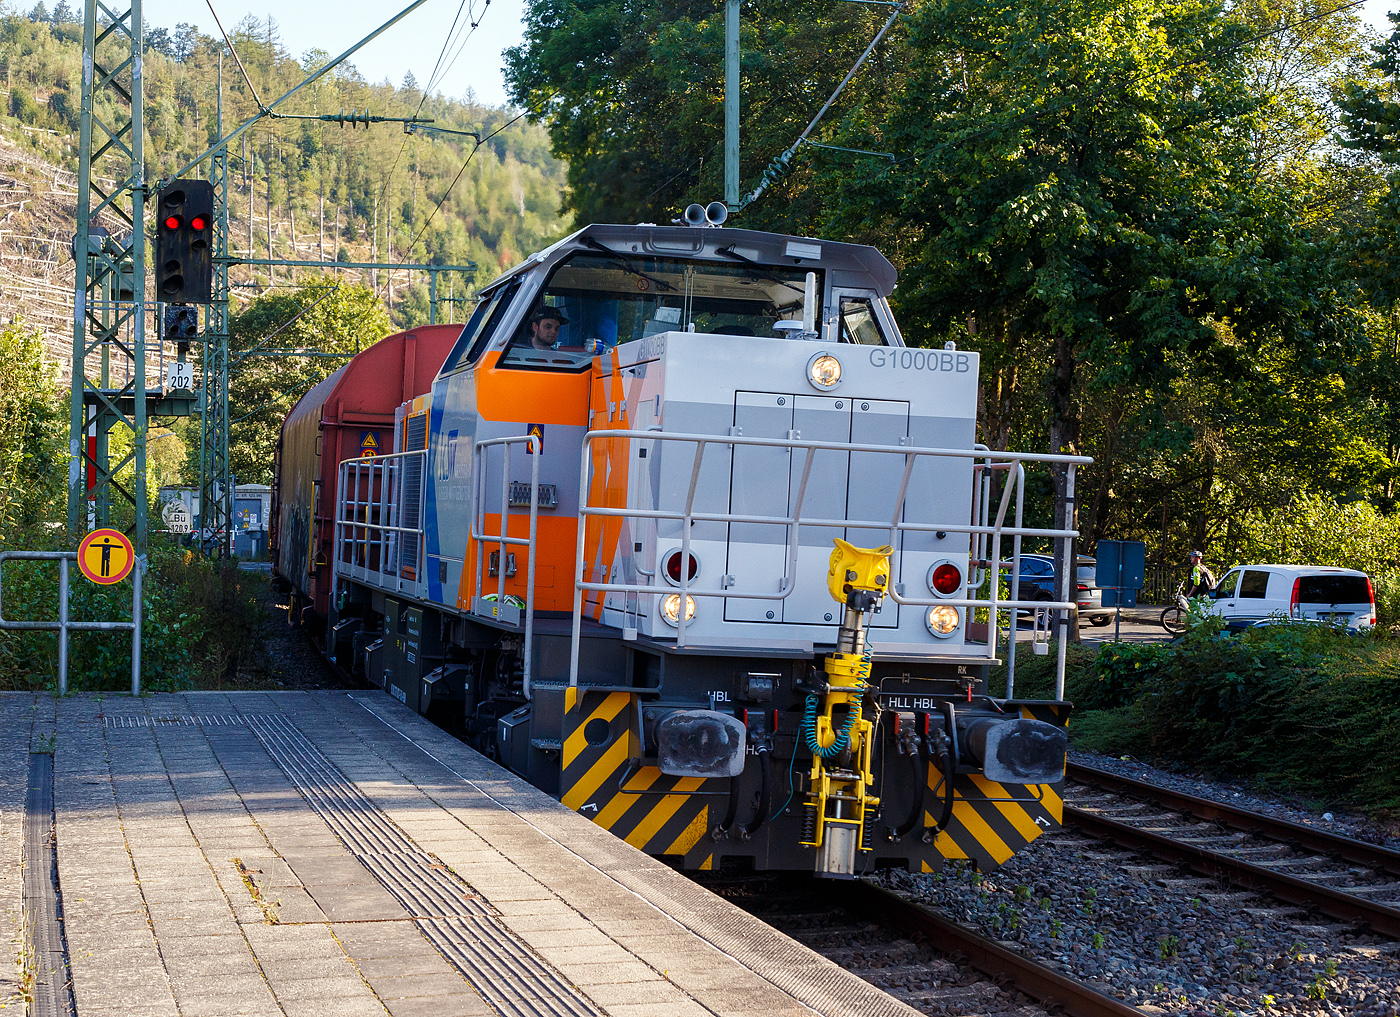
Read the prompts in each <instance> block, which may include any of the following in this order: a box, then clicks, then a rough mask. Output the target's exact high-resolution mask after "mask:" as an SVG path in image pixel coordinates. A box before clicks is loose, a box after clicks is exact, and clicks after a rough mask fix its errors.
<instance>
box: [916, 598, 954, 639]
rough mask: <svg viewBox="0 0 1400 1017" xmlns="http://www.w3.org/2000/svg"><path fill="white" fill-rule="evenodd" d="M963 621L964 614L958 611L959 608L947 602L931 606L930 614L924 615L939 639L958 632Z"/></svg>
mask: <svg viewBox="0 0 1400 1017" xmlns="http://www.w3.org/2000/svg"><path fill="white" fill-rule="evenodd" d="M961 621H962V615H961V614H959V613H958V609H957V608H956V607H949V606H948V605H947V604H938V605H935V606H934V607H931V608H929V609H928V614H927V615H925V616H924V624H925V625H927V626H928V630H929V631H930V632H932V633H933V634H934V635H935V636H937V637H938V638H939V639H946V638H948V637H949V636H951V635H952V634H953V633H954V632H956V631H957V630H958V623H959V622H961Z"/></svg>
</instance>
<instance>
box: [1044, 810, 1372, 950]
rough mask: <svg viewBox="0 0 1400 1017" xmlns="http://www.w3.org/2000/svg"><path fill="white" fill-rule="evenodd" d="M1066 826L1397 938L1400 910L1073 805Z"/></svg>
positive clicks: (1066, 814) (1067, 811) (1065, 813)
mask: <svg viewBox="0 0 1400 1017" xmlns="http://www.w3.org/2000/svg"><path fill="white" fill-rule="evenodd" d="M1064 825H1065V826H1066V827H1071V826H1072V827H1077V828H1078V829H1079V830H1081V831H1082V832H1084V833H1086V834H1088V835H1089V836H1091V837H1095V838H1098V839H1100V840H1106V841H1111V842H1112V843H1114V844H1117V845H1118V846H1119V847H1125V848H1129V849H1131V850H1134V851H1143V852H1145V853H1147V854H1150V855H1154V856H1156V857H1157V858H1160V859H1162V860H1163V861H1166V862H1171V863H1173V864H1175V865H1181V866H1184V867H1185V868H1188V869H1190V870H1191V871H1192V872H1195V873H1198V874H1200V875H1202V876H1210V877H1212V878H1216V879H1227V880H1229V881H1230V882H1231V883H1233V884H1235V885H1238V886H1246V887H1249V888H1250V889H1253V890H1260V891H1262V892H1264V893H1267V894H1269V895H1270V896H1272V897H1275V898H1277V899H1279V900H1281V901H1284V902H1286V903H1289V904H1296V905H1298V906H1300V907H1308V908H1315V909H1317V910H1318V911H1320V912H1322V913H1323V914H1324V915H1327V916H1328V917H1330V918H1335V919H1338V920H1339V921H1344V922H1353V923H1356V924H1357V925H1362V926H1368V927H1369V928H1370V929H1371V930H1372V931H1373V932H1378V933H1380V934H1381V935H1384V936H1389V937H1391V938H1392V939H1400V909H1396V908H1393V907H1387V906H1386V905H1384V904H1377V903H1375V902H1373V901H1369V900H1366V899H1365V898H1363V897H1358V896H1356V895H1355V894H1350V893H1346V892H1344V891H1342V890H1334V889H1332V888H1331V887H1328V886H1323V885H1322V884H1320V883H1313V882H1310V881H1309V880H1306V879H1303V878H1301V877H1299V876H1290V875H1288V874H1287V873H1285V872H1275V871H1274V870H1273V869H1269V868H1266V867H1265V866H1262V865H1255V864H1254V863H1253V862H1246V861H1242V860H1240V859H1238V858H1232V857H1231V856H1230V855H1227V854H1222V853H1220V852H1218V851H1211V850H1210V849H1208V848H1203V847H1199V846H1197V845H1195V844H1186V843H1183V842H1182V841H1179V840H1173V839H1172V838H1171V837H1168V836H1165V835H1163V834H1159V833H1153V832H1151V831H1149V830H1141V829H1138V828H1137V827H1135V826H1130V825H1129V824H1127V823H1120V822H1118V821H1117V820H1114V819H1105V818H1104V817H1102V816H1096V815H1094V814H1093V813H1092V812H1085V811H1084V810H1082V809H1077V808H1074V807H1073V806H1071V805H1066V806H1065V812H1064Z"/></svg>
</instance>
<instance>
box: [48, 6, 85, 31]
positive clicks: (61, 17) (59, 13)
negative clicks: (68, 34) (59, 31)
mask: <svg viewBox="0 0 1400 1017" xmlns="http://www.w3.org/2000/svg"><path fill="white" fill-rule="evenodd" d="M77 20H78V18H77V17H76V16H75V15H74V14H73V9H72V8H71V7H69V6H68V0H58V3H56V4H55V5H54V8H53V15H52V17H51V18H50V21H49V23H50V24H51V25H54V26H55V27H57V26H58V25H71V24H72V23H73V22H75V21H77Z"/></svg>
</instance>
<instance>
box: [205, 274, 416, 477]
mask: <svg viewBox="0 0 1400 1017" xmlns="http://www.w3.org/2000/svg"><path fill="white" fill-rule="evenodd" d="M298 315H300V317H298ZM294 319H295V320H294ZM289 323H290V324H289ZM390 328H391V326H390V324H389V315H388V311H387V309H386V308H385V306H384V304H383V302H381V301H380V300H379V299H378V298H377V297H376V296H375V294H374V292H373V291H372V290H370V289H368V288H367V287H364V286H353V285H348V284H341V285H339V286H337V285H336V284H335V283H334V282H333V281H332V280H330V279H321V280H318V281H317V282H314V283H312V284H310V285H308V286H303V287H302V288H300V289H298V290H296V291H294V292H291V293H270V294H267V295H265V296H262V297H259V298H258V299H256V300H254V301H253V302H252V303H250V304H249V305H248V306H247V307H246V308H245V309H244V310H243V311H242V312H240V313H239V314H237V315H235V316H234V318H233V320H232V330H231V336H230V340H229V355H230V365H231V369H230V372H229V415H230V419H232V420H235V421H237V423H235V424H233V425H232V426H231V427H230V444H231V452H230V462H229V465H230V467H231V468H232V471H233V473H234V474H235V475H236V476H238V477H239V478H240V480H242V481H244V482H246V483H262V484H266V483H271V476H272V451H273V447H274V446H275V445H276V443H277V434H278V431H279V429H280V428H281V425H282V420H283V418H284V417H285V416H286V414H287V412H288V411H289V410H290V409H291V408H292V406H293V405H295V403H296V401H297V400H298V399H299V398H300V397H301V395H302V394H303V393H304V392H305V391H306V390H307V389H309V388H311V387H312V386H313V385H315V384H316V383H318V382H319V381H321V380H322V379H324V378H326V377H328V376H330V375H331V374H332V373H333V372H334V371H336V370H337V369H338V368H340V367H341V366H342V365H343V364H344V363H345V362H346V360H348V359H349V356H347V357H346V358H345V359H344V360H340V359H326V358H313V357H296V356H282V355H279V356H258V355H257V354H258V353H259V352H265V351H269V350H304V351H307V352H319V353H345V354H354V353H357V352H359V351H360V350H362V349H364V348H365V347H367V346H370V345H372V344H374V343H376V342H378V341H379V340H380V339H382V338H384V337H385V336H386V335H388V334H389V331H390ZM279 330H281V331H279ZM245 354H246V355H247V356H245Z"/></svg>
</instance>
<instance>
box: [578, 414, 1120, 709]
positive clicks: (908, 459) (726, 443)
mask: <svg viewBox="0 0 1400 1017" xmlns="http://www.w3.org/2000/svg"><path fill="white" fill-rule="evenodd" d="M632 439H642V440H646V441H657V442H674V443H688V444H691V445H694V446H695V454H694V459H693V462H692V464H691V471H690V481H689V484H688V487H687V491H686V496H685V504H684V506H683V507H682V508H679V509H665V508H658V509H645V508H633V507H615V506H607V505H593V504H590V503H589V500H588V496H589V490H590V483H589V479H590V476H591V474H592V471H593V446H594V443H595V442H597V441H599V440H604V441H607V440H614V441H615V440H626V441H629V442H630V441H631V440H632ZM716 446H718V447H721V448H726V449H730V450H733V449H735V448H736V447H739V446H763V447H768V448H779V449H789V450H791V451H792V452H794V453H796V452H805V453H806V456H805V458H804V460H803V464H802V473H801V480H800V482H799V484H798V487H797V493H796V497H795V499H794V501H793V504H792V510H791V512H790V513H789V514H788V515H786V516H779V515H752V514H745V513H735V512H697V511H696V510H695V497H696V492H697V489H698V487H699V482H700V469H701V464H702V462H703V460H704V456H705V451H706V449H707V448H711V447H716ZM818 451H825V452H838V453H840V452H844V453H875V454H879V455H885V456H899V457H903V459H904V468H903V473H902V477H901V481H900V486H899V496H898V497H897V498H896V499H895V506H894V512H893V513H892V515H891V517H890V518H888V519H880V520H863V519H822V518H811V517H808V516H805V515H804V513H803V504H804V501H805V499H806V496H807V488H808V482H809V481H810V479H811V475H812V464H813V461H814V459H815V456H816V454H817V452H818ZM920 459H968V460H972V461H973V462H972V465H974V466H977V465H979V463H978V461H979V460H980V461H981V462H980V469H978V470H977V471H976V474H975V477H974V485H973V488H974V491H976V492H978V496H977V499H976V503H975V504H974V506H973V508H972V514H971V516H970V517H969V518H970V519H971V520H973V522H962V523H957V522H954V523H945V522H941V521H940V522H936V523H911V522H906V521H904V519H903V516H904V503H905V499H906V498H907V496H908V491H909V482H910V478H911V477H912V476H913V471H914V466H915V463H916V462H918V461H919V460H920ZM1091 462H1093V460H1092V459H1090V458H1088V457H1085V456H1066V455H1050V454H1035V453H1019V452H990V451H987V450H986V449H940V448H916V447H912V446H907V445H901V446H889V445H867V444H858V443H853V442H831V441H815V440H812V441H807V440H802V439H800V438H786V439H784V438H758V437H753V438H746V437H743V436H740V435H728V436H722V435H714V434H677V433H672V432H665V431H651V430H647V431H633V430H621V429H619V430H595V431H589V432H588V433H587V434H585V435H584V440H583V456H582V462H581V464H580V471H579V492H580V500H581V503H580V506H579V516H580V519H579V525H578V546H577V548H576V551H575V554H576V558H575V568H576V570H577V571H576V572H575V579H574V612H573V614H574V617H573V633H572V641H571V645H570V654H569V685H570V686H574V687H576V686H577V685H578V668H579V646H580V640H581V638H582V629H583V603H584V594H585V593H586V592H596V593H598V594H600V599H601V597H602V596H605V595H606V594H608V593H623V594H627V593H633V594H653V595H669V594H672V593H676V594H679V597H680V600H679V603H680V605H681V607H680V610H679V611H678V612H677V625H676V645H677V646H680V647H683V646H685V645H686V642H685V636H686V621H687V614H688V613H689V612H688V610H687V608H686V605H687V604H688V603H689V601H687V599H686V598H687V596H689V595H691V594H693V595H694V596H697V597H717V598H721V599H725V600H730V599H735V600H785V599H787V598H788V597H789V596H791V595H792V593H793V591H794V590H795V589H796V588H797V565H798V547H799V541H798V534H799V530H800V528H801V527H802V526H819V527H828V528H844V529H870V530H884V531H886V532H888V533H889V535H890V539H889V543H890V544H892V545H898V543H899V539H898V538H899V534H901V533H908V532H925V533H936V532H940V531H942V532H951V533H967V534H971V535H973V536H974V537H975V538H976V539H975V540H974V542H973V548H972V550H973V553H974V555H980V556H981V562H982V566H981V567H986V565H987V564H988V563H990V562H998V563H1000V562H1001V561H1002V560H1003V559H1002V556H1001V549H1002V541H1003V540H1004V539H1005V538H1011V540H1012V559H1011V561H1012V564H1013V567H1012V572H1011V575H1012V591H1011V599H1009V600H1000V599H999V592H1000V591H999V585H1000V584H999V583H996V582H993V583H991V584H990V591H991V592H990V595H989V596H988V597H987V598H986V599H978V598H975V597H964V598H961V599H956V598H949V597H939V598H937V599H933V598H927V597H914V596H906V595H904V594H901V593H899V592H898V591H897V590H894V589H891V590H890V596H891V598H892V599H893V600H894V601H895V603H897V604H908V605H911V606H921V607H922V606H931V605H933V604H946V605H948V606H951V607H962V608H966V609H968V610H969V611H971V610H975V609H977V608H986V609H987V610H988V618H989V625H988V631H989V633H990V638H989V640H988V654H987V656H988V657H989V658H990V657H995V655H996V649H997V641H998V638H999V637H998V635H997V634H996V633H997V632H998V631H999V624H998V622H999V618H998V615H999V612H1002V611H1006V612H1009V613H1010V617H1011V623H1012V626H1013V628H1012V636H1011V638H1012V640H1013V641H1014V639H1015V630H1014V625H1015V618H1016V612H1017V611H1020V610H1022V609H1026V610H1032V611H1041V610H1047V609H1048V610H1052V611H1053V612H1054V614H1055V617H1056V624H1057V625H1058V627H1059V629H1060V638H1059V658H1058V661H1057V679H1056V690H1057V691H1056V696H1057V698H1063V695H1064V666H1065V648H1066V643H1067V642H1068V640H1067V638H1066V637H1067V635H1068V625H1069V612H1070V611H1072V610H1074V609H1075V607H1076V605H1075V603H1074V601H1073V600H1072V598H1071V597H1070V596H1069V587H1068V584H1069V577H1070V576H1071V575H1072V574H1073V572H1072V569H1070V567H1069V549H1070V547H1071V542H1070V541H1068V540H1067V541H1065V545H1064V551H1063V554H1064V559H1065V560H1064V561H1063V562H1062V567H1061V568H1060V570H1059V575H1060V576H1061V588H1060V599H1058V600H1054V601H1021V600H1019V599H1017V598H1018V595H1019V577H1020V571H1021V570H1020V554H1021V546H1020V545H1021V538H1022V537H1051V538H1054V537H1076V536H1078V533H1077V531H1075V530H1069V529H1064V530H1057V529H1040V528H1035V527H1026V526H1023V525H1022V508H1023V505H1024V479H1025V470H1024V464H1025V463H1053V464H1058V465H1062V466H1064V467H1065V470H1066V485H1065V491H1066V498H1067V499H1070V500H1071V503H1072V499H1073V497H1074V473H1075V467H1076V466H1080V465H1085V464H1088V463H1091ZM794 465H795V462H794ZM993 471H1005V473H1006V475H1007V482H1006V483H1005V484H1004V485H1003V487H1002V493H1001V498H1000V501H999V503H998V505H997V506H996V513H995V517H994V518H993V517H992V515H991V495H990V490H991V487H990V476H991V474H992V472H993ZM794 475H795V471H794ZM1013 492H1014V505H1015V508H1014V512H1013V517H1012V520H1013V521H1012V525H1010V526H1007V525H1006V517H1007V513H1008V511H1009V510H1010V506H1011V505H1012V503H1013ZM590 516H599V517H613V518H625V519H654V520H668V521H674V522H678V523H680V524H681V526H680V530H681V547H680V555H681V557H680V560H681V561H682V562H686V561H688V560H689V555H690V544H691V536H690V534H691V527H692V526H693V525H694V524H695V523H697V522H716V523H726V524H733V523H757V524H769V525H779V526H785V527H786V528H787V538H786V547H785V552H786V560H785V571H784V575H783V580H782V585H781V586H780V588H779V589H778V590H777V592H773V591H771V590H734V589H721V590H700V589H695V588H693V587H691V586H690V585H689V579H690V576H689V570H688V569H687V568H685V567H682V568H681V569H680V577H679V581H678V582H676V584H675V586H674V587H670V586H665V585H661V584H660V583H659V582H652V583H616V582H596V581H589V580H588V579H587V578H586V577H585V575H584V570H585V568H586V563H585V560H584V542H585V531H586V529H587V519H588V517H590ZM972 564H973V565H974V567H976V566H977V561H976V560H975V559H974V562H973V563H972ZM653 578H655V577H653ZM823 581H824V577H823ZM969 619H970V615H969ZM970 659H972V660H975V659H977V658H975V657H974V658H970ZM1014 660H1015V654H1014V653H1013V654H1012V655H1011V658H1010V661H1009V662H1008V663H1009V667H1008V671H1009V672H1010V673H1009V674H1008V689H1009V690H1011V689H1014V670H1011V669H1012V668H1014ZM1010 694H1011V693H1010V691H1008V695H1010Z"/></svg>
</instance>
